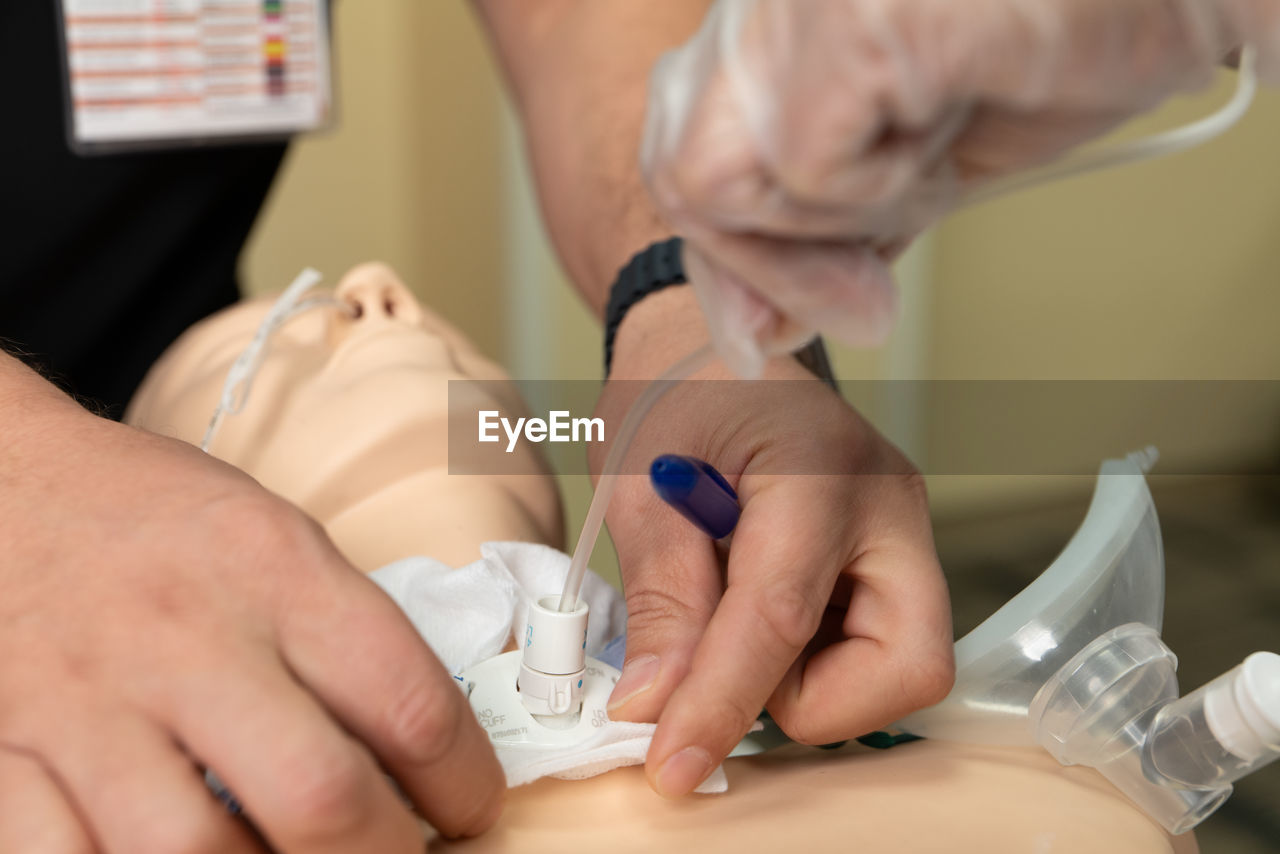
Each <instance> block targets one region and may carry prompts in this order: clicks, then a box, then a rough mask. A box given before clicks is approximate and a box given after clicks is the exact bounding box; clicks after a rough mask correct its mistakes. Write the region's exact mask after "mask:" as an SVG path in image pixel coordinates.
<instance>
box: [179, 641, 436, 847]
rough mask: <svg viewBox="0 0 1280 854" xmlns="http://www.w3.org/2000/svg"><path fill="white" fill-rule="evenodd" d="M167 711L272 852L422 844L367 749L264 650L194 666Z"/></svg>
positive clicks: (189, 746)
mask: <svg viewBox="0 0 1280 854" xmlns="http://www.w3.org/2000/svg"><path fill="white" fill-rule="evenodd" d="M180 678H181V677H180ZM212 685H216V686H217V688H216V690H214V689H211V688H210V687H209V686H212ZM455 690H456V689H455ZM165 712H166V715H167V716H169V720H168V721H167V722H168V723H169V724H170V726H172V727H173V729H174V731H175V732H178V733H180V734H181V736H182V738H183V740H184V742H185V743H186V744H187V746H188V748H189V749H190V751H191V752H192V754H194V755H195V756H197V757H198V758H199V759H200V761H201V762H202V763H203V764H205V765H207V766H208V767H209V768H211V769H212V770H213V772H214V773H215V774H217V775H218V778H219V779H220V780H221V781H222V782H223V783H224V784H225V785H226V787H227V788H228V789H229V790H230V791H231V792H232V793H233V794H234V795H235V797H236V799H237V800H238V801H239V802H240V803H241V804H242V805H243V807H244V812H245V815H246V816H247V817H248V818H249V819H250V820H251V821H252V822H253V823H254V825H255V826H256V827H257V829H258V830H259V831H260V832H261V833H262V834H263V836H265V837H266V839H267V841H268V842H269V843H270V845H271V847H272V848H273V849H274V850H279V851H283V852H287V854H294V852H299V854H302V852H306V854H318V852H346V851H379V852H381V851H386V852H389V853H392V852H406V854H407V852H410V851H418V850H420V848H421V846H422V835H421V832H420V830H419V829H418V827H417V824H416V822H415V821H414V819H413V817H412V815H411V814H410V813H409V811H408V810H407V809H406V808H405V807H404V805H403V804H401V803H400V801H399V799H398V797H397V796H396V795H395V793H394V792H393V790H392V788H391V785H390V783H389V782H388V781H387V780H386V778H385V777H384V776H383V774H382V773H381V771H380V770H379V769H378V767H377V765H376V763H375V762H374V761H373V758H372V757H371V756H370V755H369V753H368V751H366V750H365V749H364V747H363V746H362V745H360V744H359V743H358V742H356V741H355V740H354V739H352V738H351V737H350V736H349V735H348V734H347V733H345V732H344V731H343V730H342V729H341V728H340V727H339V726H338V725H337V724H336V723H335V722H334V721H333V719H332V718H330V717H329V716H328V715H327V714H326V713H325V712H324V710H323V709H321V707H320V706H319V705H318V703H317V701H316V698H315V697H313V696H311V695H310V694H308V693H307V692H306V691H305V690H303V688H302V687H301V686H299V685H298V684H297V683H296V682H295V681H293V679H292V678H291V676H290V675H289V673H288V672H287V670H286V669H285V667H284V666H283V664H282V663H281V662H280V661H279V660H278V659H276V658H275V657H274V653H272V652H271V651H270V650H266V649H263V650H261V651H258V652H257V654H250V652H249V651H248V650H237V651H236V654H235V657H234V659H232V660H231V661H230V663H222V662H219V663H216V664H212V665H210V666H207V667H203V668H199V669H198V672H196V673H195V674H194V675H192V676H190V677H187V684H177V685H174V686H173V691H172V696H171V699H170V702H169V703H168V704H167V708H166V709H165Z"/></svg>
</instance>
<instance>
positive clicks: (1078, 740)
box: [896, 449, 1280, 833]
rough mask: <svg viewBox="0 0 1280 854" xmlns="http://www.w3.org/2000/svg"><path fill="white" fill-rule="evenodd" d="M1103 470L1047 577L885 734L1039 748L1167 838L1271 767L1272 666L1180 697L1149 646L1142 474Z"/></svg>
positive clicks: (1157, 614)
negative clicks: (1104, 783)
mask: <svg viewBox="0 0 1280 854" xmlns="http://www.w3.org/2000/svg"><path fill="white" fill-rule="evenodd" d="M1155 457H1156V454H1155V452H1154V450H1150V449H1149V450H1147V451H1143V452H1138V453H1135V454H1131V455H1130V456H1128V457H1127V458H1125V459H1122V460H1108V461H1106V462H1105V463H1103V465H1102V470H1101V472H1100V473H1099V476H1098V483H1097V486H1096V488H1095V491H1094V495H1093V501H1092V503H1091V504H1090V506H1089V511H1088V513H1087V515H1086V516H1085V520H1084V522H1083V524H1082V525H1081V526H1080V529H1079V530H1078V531H1077V532H1076V534H1075V536H1074V537H1073V538H1072V539H1071V541H1070V542H1069V543H1068V545H1067V547H1066V548H1065V549H1064V550H1063V551H1062V553H1061V554H1060V555H1059V556H1058V558H1057V560H1055V561H1054V562H1053V564H1052V565H1050V567H1049V568H1048V569H1047V570H1045V572H1044V573H1043V574H1042V575H1041V576H1040V577H1039V578H1037V579H1036V580H1035V581H1034V582H1032V583H1031V584H1030V585H1029V586H1028V587H1027V588H1026V589H1025V590H1023V591H1022V592H1021V593H1019V594H1018V595H1017V596H1015V597H1014V598H1013V599H1011V600H1009V602H1008V603H1007V604H1005V606H1004V607H1003V608H1001V609H1000V610H999V611H997V612H996V613H995V614H994V615H992V616H991V617H990V618H989V619H987V620H986V622H984V623H982V624H981V625H980V626H978V627H977V628H976V629H974V630H973V631H972V632H970V633H969V634H967V635H965V636H964V637H963V638H961V639H960V640H959V641H957V642H956V650H955V655H956V684H955V687H954V688H953V689H952V691H951V693H950V694H949V695H947V697H946V698H945V699H944V700H943V701H942V702H941V703H938V704H937V705H935V706H931V707H930V708H927V709H924V710H922V711H919V712H916V713H915V714H913V715H910V716H909V717H907V718H905V719H903V720H901V721H899V722H898V723H897V724H896V726H897V727H898V728H900V729H902V730H905V731H906V732H909V733H912V734H914V735H920V736H924V737H926V738H935V739H943V740H948V741H959V742H969V743H980V744H1001V745H1022V746H1039V747H1043V748H1044V749H1046V750H1048V751H1049V753H1051V754H1052V755H1053V756H1054V758H1056V759H1057V760H1058V761H1059V762H1061V763H1062V764H1064V765H1088V766H1090V767H1093V768H1096V769H1097V770H1098V771H1100V772H1101V773H1102V774H1103V776H1105V777H1106V778H1107V779H1108V780H1109V781H1111V783H1112V784H1113V785H1115V787H1116V788H1118V789H1119V790H1120V791H1121V792H1123V793H1124V794H1125V795H1126V796H1127V797H1128V798H1129V799H1130V800H1132V801H1133V802H1134V803H1135V804H1137V805H1138V806H1139V807H1141V808H1142V809H1143V810H1144V811H1145V812H1146V813H1147V814H1148V815H1150V816H1151V817H1152V818H1153V819H1155V820H1156V821H1158V822H1159V823H1160V824H1161V825H1162V826H1164V827H1165V828H1166V829H1167V830H1169V831H1171V832H1173V833H1181V832H1184V831H1186V830H1190V829H1191V828H1193V827H1195V826H1196V825H1197V824H1199V823H1200V822H1201V821H1203V820H1204V819H1205V818H1206V817H1207V816H1208V815H1209V814H1211V813H1212V812H1213V811H1214V810H1216V809H1217V808H1218V807H1219V806H1221V805H1222V803H1223V802H1224V801H1226V799H1227V798H1228V797H1229V796H1230V794H1231V783H1232V782H1233V781H1234V780H1238V779H1240V778H1241V777H1243V776H1245V775H1246V774H1249V773H1251V772H1252V771H1255V770H1257V769H1258V768H1261V767H1262V766H1264V765H1266V764H1268V763H1269V762H1271V761H1273V760H1275V759H1276V758H1277V757H1280V656H1278V655H1275V654H1274V653H1268V652H1261V653H1255V654H1254V655H1251V656H1249V657H1248V658H1247V659H1246V660H1245V661H1244V662H1243V663H1242V664H1240V665H1238V666H1237V667H1235V668H1233V669H1232V670H1230V671H1229V672H1227V673H1225V674H1223V675H1222V676H1220V677H1218V678H1217V679H1215V680H1213V681H1211V682H1209V683H1208V684H1207V685H1205V686H1203V687H1201V688H1199V689H1197V690H1196V691H1193V692H1192V693H1190V694H1188V695H1187V696H1185V697H1182V698H1181V699H1179V697H1178V693H1179V692H1178V681H1177V675H1176V669H1177V663H1178V662H1177V658H1176V657H1175V656H1174V654H1173V652H1172V651H1171V650H1170V649H1169V647H1167V646H1166V645H1165V644H1164V643H1163V641H1161V639H1160V629H1161V623H1162V617H1163V611H1164V554H1163V550H1162V548H1161V541H1160V522H1159V520H1158V518H1157V516H1156V509H1155V504H1154V503H1153V501H1152V499H1151V492H1150V490H1149V489H1148V488H1147V482H1146V479H1145V478H1144V477H1143V474H1144V473H1145V472H1146V471H1147V470H1148V469H1149V468H1150V466H1151V465H1152V464H1153V463H1154V462H1155Z"/></svg>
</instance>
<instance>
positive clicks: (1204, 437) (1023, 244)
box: [924, 74, 1280, 513]
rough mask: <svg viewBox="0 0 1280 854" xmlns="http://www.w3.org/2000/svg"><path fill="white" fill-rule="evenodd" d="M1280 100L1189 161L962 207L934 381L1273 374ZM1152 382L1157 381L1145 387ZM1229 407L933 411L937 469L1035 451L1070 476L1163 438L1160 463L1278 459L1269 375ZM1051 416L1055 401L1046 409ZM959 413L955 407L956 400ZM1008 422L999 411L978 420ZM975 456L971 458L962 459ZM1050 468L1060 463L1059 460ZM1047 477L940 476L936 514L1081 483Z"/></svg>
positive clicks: (1220, 95)
mask: <svg viewBox="0 0 1280 854" xmlns="http://www.w3.org/2000/svg"><path fill="white" fill-rule="evenodd" d="M1233 85H1234V77H1233V76H1230V75H1225V74H1224V75H1223V79H1222V80H1221V81H1220V84H1219V85H1218V86H1217V87H1216V88H1215V89H1214V91H1212V92H1209V93H1206V94H1204V95H1203V96H1197V97H1195V98H1190V99H1183V100H1180V101H1179V102H1177V103H1176V104H1173V105H1170V106H1169V107H1168V108H1166V109H1164V110H1161V111H1160V112H1159V113H1158V114H1157V115H1154V116H1151V117H1147V118H1144V119H1142V120H1141V121H1140V122H1139V123H1138V124H1137V125H1136V126H1135V127H1134V128H1131V129H1129V130H1128V131H1127V135H1129V136H1133V135H1135V134H1138V133H1149V132H1152V131H1156V130H1159V129H1163V128H1168V127H1172V126H1175V125H1178V124H1182V123H1185V122H1188V121H1192V120H1194V119H1196V118H1198V117H1200V116H1203V115H1205V114H1207V113H1209V112H1211V111H1213V110H1214V109H1215V108H1216V107H1217V106H1219V105H1220V104H1222V103H1223V102H1224V101H1225V100H1226V98H1227V97H1228V96H1229V94H1230V90H1231V87H1232V86H1233ZM1278 143H1280V94H1278V93H1275V92H1267V93H1264V94H1263V95H1262V96H1261V97H1260V99H1259V102H1258V104H1257V105H1256V106H1255V108H1254V109H1253V111H1252V112H1251V113H1250V114H1249V115H1248V116H1247V117H1246V119H1245V120H1244V122H1243V123H1242V124H1241V125H1240V126H1238V127H1237V128H1236V129H1234V130H1233V131H1231V132H1230V133H1229V134H1228V135H1227V136H1225V137H1223V138H1221V139H1219V140H1216V141H1214V142H1212V143H1210V144H1209V145H1207V146H1205V147H1203V148H1201V149H1199V150H1196V151H1192V152H1190V153H1187V154H1182V155H1177V156H1174V157H1171V158H1169V159H1167V160H1163V161H1159V162H1152V163H1145V164H1139V165H1135V166H1131V167H1126V168H1123V169H1119V170H1116V171H1112V172H1107V173H1103V174H1098V175H1095V176H1091V177H1087V178H1082V179H1079V180H1076V181H1072V182H1068V183H1064V184H1061V185H1058V186H1053V187H1047V188H1043V189H1039V190H1035V191H1031V192H1028V193H1025V194H1023V195H1020V196H1016V197H1012V198H1009V199H1006V200H1003V201H1000V202H996V203H993V204H991V205H989V206H987V207H985V208H982V209H976V210H974V211H971V212H966V213H962V214H960V215H958V216H956V217H954V218H953V219H951V220H950V221H948V222H946V223H945V224H943V225H942V227H941V228H939V229H938V230H937V234H936V236H935V243H934V249H935V259H934V260H935V264H934V267H933V271H932V275H933V287H932V291H931V296H930V301H931V309H930V311H931V318H932V320H931V334H930V335H929V337H928V347H929V350H930V352H929V355H928V358H927V364H928V365H929V376H930V377H935V378H945V379H1091V380H1092V379H1097V380H1114V379H1143V380H1151V379H1159V380H1183V379H1204V380H1213V379H1269V380H1277V379H1280V334H1278V333H1277V327H1276V321H1277V318H1280V161H1278V160H1277V158H1276V151H1277V144H1278ZM1148 388H1149V387H1148ZM1259 392H1260V393H1259V394H1258V395H1257V396H1256V397H1250V396H1249V395H1247V394H1238V393H1233V394H1230V395H1229V399H1228V400H1225V401H1224V402H1223V403H1222V404H1221V405H1219V406H1211V407H1204V408H1203V409H1202V410H1201V411H1196V412H1187V411H1179V408H1178V407H1177V406H1176V405H1167V406H1164V407H1160V409H1162V410H1164V411H1151V406H1150V401H1149V399H1148V398H1146V397H1144V396H1143V395H1135V396H1134V399H1133V400H1131V401H1126V400H1125V399H1124V395H1123V394H1119V393H1117V391H1116V390H1115V389H1109V390H1106V391H1104V392H1102V393H1100V394H1098V395H1097V396H1096V397H1095V396H1094V395H1093V394H1092V393H1083V394H1082V393H1081V389H1080V387H1079V386H1074V387H1068V388H1067V390H1066V391H1065V392H1064V393H1066V394H1071V395H1075V396H1079V397H1080V399H1082V400H1100V401H1105V402H1106V406H1105V407H1103V409H1104V411H1099V412H1097V413H1096V418H1094V419H1091V420H1090V421H1088V422H1087V423H1085V424H1084V425H1082V426H1081V425H1073V426H1072V427H1070V428H1058V429H1055V427H1054V424H1053V423H1052V422H1051V421H1045V420H1041V422H1040V423H1039V424H1037V425H1036V429H1034V430H1030V431H1029V432H1027V433H1026V434H1024V435H1021V436H1017V435H1015V436H1012V437H1010V436H1008V435H1005V434H1003V433H1001V431H999V430H993V429H989V427H984V426H983V422H984V419H983V418H982V417H980V416H982V415H984V413H971V414H970V415H971V417H969V418H965V419H961V421H960V423H957V421H956V420H950V421H948V420H946V419H942V418H933V419H929V420H928V421H927V423H926V430H927V432H928V440H927V442H926V448H925V451H924V457H925V458H926V459H927V460H928V461H929V463H930V464H931V465H932V466H933V467H935V468H946V467H949V466H953V465H966V464H971V465H981V464H982V462H981V460H984V459H985V460H994V459H998V458H1000V457H1001V456H1002V455H1004V454H1006V453H1007V454H1012V455H1025V454H1026V453H1027V452H1028V451H1029V450H1030V449H1031V448H1036V449H1037V453H1039V454H1040V455H1041V457H1042V458H1043V459H1045V460H1046V461H1047V464H1048V465H1050V466H1053V467H1056V468H1060V469H1061V470H1064V471H1065V470H1070V469H1073V468H1078V467H1079V465H1080V464H1081V463H1082V462H1084V461H1087V460H1090V459H1101V458H1102V457H1104V456H1108V455H1111V456H1114V455H1116V454H1120V453H1123V452H1124V451H1125V450H1128V449H1131V448H1133V447H1136V446H1139V445H1141V444H1144V443H1145V442H1148V441H1159V443H1160V446H1161V451H1162V454H1163V460H1164V462H1163V463H1162V465H1161V466H1160V468H1158V469H1157V471H1160V470H1165V471H1170V470H1179V469H1181V468H1183V467H1184V466H1187V465H1198V466H1204V465H1206V464H1210V463H1213V462H1214V461H1217V462H1218V463H1219V464H1220V467H1228V466H1230V465H1234V464H1237V463H1240V462H1243V461H1249V460H1256V459H1257V458H1259V457H1260V456H1268V455H1269V456H1270V457H1271V458H1273V459H1274V458H1275V456H1276V455H1277V454H1278V453H1280V400H1277V392H1276V386H1272V387H1270V388H1260V389H1259ZM1046 409H1047V407H1046ZM953 411H954V410H953ZM985 416H986V422H987V424H988V425H989V424H990V422H991V419H992V418H994V419H996V420H997V421H998V420H999V417H1000V414H999V413H985ZM966 461H967V462H966ZM1056 468H1055V470H1056ZM1079 485H1080V484H1079V482H1071V481H1066V480H1056V479H1046V478H1027V477H1023V478H982V479H976V478H955V477H952V478H936V479H935V480H934V483H933V484H932V492H933V494H934V497H935V505H936V506H937V508H938V509H939V510H940V511H942V512H944V513H946V512H964V511H965V510H966V509H968V508H973V509H982V508H985V507H987V506H990V505H992V504H994V505H996V506H999V505H1001V504H1004V503H1008V502H1011V501H1019V500H1024V499H1025V498H1027V497H1036V496H1040V497H1043V496H1046V495H1048V494H1052V493H1054V492H1055V491H1060V490H1066V489H1072V488H1079Z"/></svg>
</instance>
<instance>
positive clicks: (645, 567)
mask: <svg viewBox="0 0 1280 854" xmlns="http://www.w3.org/2000/svg"><path fill="white" fill-rule="evenodd" d="M609 531H610V533H611V535H612V537H613V541H614V544H615V546H616V548H617V550H618V563H619V566H620V568H621V574H622V588H623V592H624V594H625V595H626V600H627V650H626V661H625V663H624V664H623V668H622V678H621V679H619V680H618V684H617V685H616V686H615V687H614V690H613V695H612V696H611V697H610V699H609V716H610V717H612V718H614V719H615V720H632V721H656V720H657V719H658V715H659V714H660V713H661V711H662V708H663V706H664V705H665V704H666V701H667V698H668V697H669V696H670V695H671V692H672V691H674V690H675V688H676V686H677V685H678V684H680V681H681V680H682V679H683V678H684V677H685V675H686V674H687V673H688V672H689V665H690V662H691V661H692V658H693V651H694V649H695V648H696V647H697V644H698V639H699V638H700V637H701V636H702V632H703V630H704V629H705V627H706V625H707V622H708V620H710V619H711V614H712V612H713V611H714V610H715V606H716V602H717V601H718V600H719V598H720V592H721V590H722V589H723V582H722V580H721V571H720V565H719V562H718V559H717V557H716V554H715V549H714V548H713V547H712V544H711V541H710V540H708V539H707V537H706V535H705V534H702V533H701V532H699V531H697V530H695V529H694V528H692V527H691V526H690V525H689V523H688V522H687V521H685V520H684V519H683V518H682V517H680V515H679V514H678V513H676V511H674V510H672V509H671V508H670V507H668V506H666V505H665V504H663V503H662V501H661V500H660V499H659V498H658V497H657V496H656V495H655V494H654V492H653V489H652V487H651V486H650V485H649V482H648V478H647V477H623V478H621V481H620V483H619V484H618V491H617V492H616V493H615V494H614V498H613V505H612V507H611V509H610V511H609Z"/></svg>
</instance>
